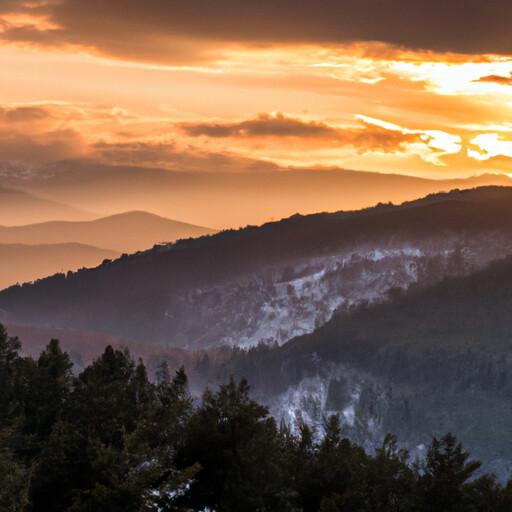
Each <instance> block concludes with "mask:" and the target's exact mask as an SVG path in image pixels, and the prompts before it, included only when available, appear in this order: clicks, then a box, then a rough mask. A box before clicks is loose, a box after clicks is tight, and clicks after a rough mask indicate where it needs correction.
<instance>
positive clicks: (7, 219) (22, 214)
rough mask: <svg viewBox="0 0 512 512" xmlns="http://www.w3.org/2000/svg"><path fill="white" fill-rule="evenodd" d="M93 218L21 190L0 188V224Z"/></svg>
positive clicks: (76, 209)
mask: <svg viewBox="0 0 512 512" xmlns="http://www.w3.org/2000/svg"><path fill="white" fill-rule="evenodd" d="M93 217H94V215H93V214H92V213H90V212H87V211H85V210H82V209H80V208H74V207H71V206H68V205H67V204H64V203H60V202H57V201H52V200H48V199H43V198H42V197H39V196H37V195H34V194H32V193H28V192H24V191H22V190H16V189H10V188H4V187H0V224H5V225H11V226H19V225H22V224H30V223H32V222H44V221H47V220H52V219H68V220H75V221H76V220H87V219H91V218H93ZM0 241H1V240H0Z"/></svg>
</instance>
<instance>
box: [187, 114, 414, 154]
mask: <svg viewBox="0 0 512 512" xmlns="http://www.w3.org/2000/svg"><path fill="white" fill-rule="evenodd" d="M180 127H181V129H182V130H183V131H184V132H185V133H186V134H187V135H189V136H194V137H197V136H205V137H211V138H225V137H233V138H238V139H253V138H254V139H256V140H258V139H261V138H265V137H268V138H277V139H279V138H297V139H302V140H304V141H308V140H309V142H310V143H311V144H312V145H316V146H352V147H355V148H356V149H358V150H360V151H372V150H373V151H375V150H380V151H390V152H391V151H396V150H397V149H399V148H400V147H401V146H402V145H403V144H405V143H413V142H421V139H420V135H419V134H416V133H403V132H401V131H398V130H396V131H395V130H386V129H384V128H382V127H380V126H376V125H373V124H367V123H361V126H360V127H354V128H336V127H332V126H330V125H328V124H326V123H322V122H314V121H309V122H306V121H302V120H300V119H296V118H293V117H287V116H285V115H283V114H277V115H269V114H260V115H258V116H257V117H256V118H255V119H249V120H246V121H240V122H238V123H220V122H219V123H204V122H200V123H182V124H181V125H180Z"/></svg>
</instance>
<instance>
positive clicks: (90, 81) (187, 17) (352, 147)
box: [0, 0, 512, 177]
mask: <svg viewBox="0 0 512 512" xmlns="http://www.w3.org/2000/svg"><path fill="white" fill-rule="evenodd" d="M456 3H457V2H451V3H446V2H443V4H441V3H440V2H437V1H434V2H430V3H429V4H428V6H427V4H425V3H423V2H422V3H421V5H420V3H413V2H406V1H405V0H404V1H402V0H398V1H397V2H394V3H393V4H394V8H393V9H390V8H389V5H388V4H387V3H386V2H378V1H376V0H358V1H356V0H347V1H344V2H339V1H334V0H328V1H327V2H325V3H324V4H325V5H324V4H322V9H319V7H318V6H317V5H316V4H315V3H313V2H301V3H298V4H297V2H291V0H286V1H285V0H278V1H276V2H272V3H267V2H246V3H240V2H233V1H231V0H222V1H219V2H207V1H206V0H192V1H189V2H175V1H166V2H164V1H162V0H150V1H148V2H144V3H140V2H135V1H133V2H132V1H122V2H121V0H119V1H118V0H111V1H109V2H103V1H100V0H89V1H85V0H48V1H44V0H42V1H22V0H7V1H0V60H1V61H2V65H3V68H4V69H5V70H7V71H8V72H6V73H4V74H3V76H2V80H1V81H0V97H1V98H2V102H3V103H2V104H1V105H0V137H1V139H0V160H1V161H2V162H4V163H5V162H17V163H20V164H23V163H24V164H26V165H29V166H32V167H37V166H38V165H44V164H47V163H49V162H53V161H59V160H70V159H71V160H72V159H82V160H83V159H95V160H100V161H102V162H105V163H123V164H126V163H128V164H136V165H145V166H159V167H164V168H165V167H167V168H169V169H173V170H183V171H192V170H197V169H200V170H210V171H212V172H215V171H216V170H230V171H237V170H238V171H243V172H247V171H254V170H257V169H260V168H264V169H268V168H275V169H277V168H278V166H280V167H290V166H291V167H310V168H311V167H313V168H314V167H318V168H326V167H342V168H355V169H361V170H372V171H381V172H401V173H406V174H413V175H420V176H429V177H447V176H465V175H470V174H475V173H482V172H489V171H492V172H510V171H511V167H512V165H511V163H510V162H512V146H511V144H512V142H511V140H512V137H511V136H510V132H511V130H512V123H511V121H510V120H511V119H512V43H511V39H510V38H509V36H508V33H509V25H510V24H509V22H510V21H511V20H512V6H509V5H508V4H507V3H505V2H481V1H480V2H477V1H474V0H468V1H467V2H465V3H464V6H465V9H464V10H463V11H461V10H460V9H458V8H457V9H456V8H455V4H456ZM438 4H439V5H438ZM440 8H442V9H443V13H444V14H443V16H441V17H440V16H438V15H437V14H436V12H437V10H438V9H440ZM452 11H453V12H452ZM290 12H293V13H294V15H293V16H290V15H289V14H290ZM450 13H451V14H450ZM439 24H441V25H439ZM468 34H470V36H468ZM509 160H510V162H509Z"/></svg>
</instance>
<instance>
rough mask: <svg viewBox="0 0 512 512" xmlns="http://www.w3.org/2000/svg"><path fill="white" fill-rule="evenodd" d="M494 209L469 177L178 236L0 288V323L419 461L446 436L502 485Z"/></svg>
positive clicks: (507, 382) (506, 190)
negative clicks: (226, 383)
mask: <svg viewBox="0 0 512 512" xmlns="http://www.w3.org/2000/svg"><path fill="white" fill-rule="evenodd" d="M511 205H512V187H496V186H489V187H479V188H475V189H471V190H462V191H461V190H455V191H452V192H448V193H437V194H433V195H430V196H427V197H424V198H422V199H418V200H414V201H410V202H406V203H404V204H402V205H400V206H394V205H391V204H381V205H379V206H377V207H373V208H367V209H364V210H359V211H348V212H344V211H342V212H337V213H321V214H315V215H307V216H302V215H294V216H292V217H290V218H288V219H285V220H282V221H278V222H272V223H268V224H265V225H262V226H260V227H248V228H245V229H240V230H230V231H224V232H221V233H218V234H213V235H206V236H203V237H200V238H196V239H190V240H181V241H178V242H176V243H173V244H168V245H159V246H155V247H154V248H152V249H149V250H146V251H143V252H139V253H137V254H134V255H130V256H128V255H125V256H123V257H121V258H119V259H116V260H114V261H111V262H110V261H106V262H104V263H103V264H102V265H100V266H99V267H97V268H94V269H87V270H82V271H78V272H76V273H70V274H67V275H65V274H61V275H56V276H53V277H51V278H47V279H43V280H40V281H38V282H36V283H34V284H27V285H24V286H15V287H11V288H9V289H7V290H4V291H3V292H1V293H0V320H1V321H4V322H6V323H8V324H9V325H12V326H14V331H13V332H14V333H18V332H19V333H20V335H22V336H23V339H24V340H25V339H26V340H29V345H28V346H29V347H31V348H29V350H36V347H40V345H41V343H42V340H43V339H44V338H45V337H46V338H47V337H50V336H51V337H54V336H55V337H63V338H64V339H65V340H66V345H65V346H67V347H69V348H70V350H71V351H72V352H73V353H74V360H75V361H78V362H79V361H80V360H81V358H82V359H87V360H89V359H90V358H91V357H93V354H94V353H96V352H97V351H99V350H100V347H101V345H102V344H103V343H106V342H110V341H108V340H115V343H116V344H118V345H125V346H128V347H130V349H131V350H133V351H134V352H135V353H137V354H139V353H140V354H141V355H142V357H144V358H145V359H146V360H149V361H151V363H150V367H152V368H154V367H155V365H156V363H157V362H158V360H161V359H164V360H169V361H171V363H172V364H181V363H183V364H186V365H187V368H188V369H189V371H190V373H191V375H192V385H193V386H195V389H198V388H199V387H201V386H202V385H203V384H204V383H208V384H210V385H212V386H215V385H216V384H218V383H219V382H221V381H223V380H225V379H226V378H228V377H229V376H230V375H233V376H235V377H241V376H244V377H247V378H248V379H249V381H250V382H251V383H252V385H253V389H254V393H255V395H256V397H257V398H258V399H259V400H261V401H263V402H265V403H266V404H267V405H268V407H269V408H270V410H271V412H272V414H273V415H274V416H275V417H276V418H277V419H278V420H280V419H283V420H285V421H286V422H288V423H289V424H290V425H292V428H293V425H296V420H298V419H300V420H303V421H305V422H307V423H308V424H310V425H312V426H314V427H318V428H320V426H321V425H322V424H323V421H324V418H325V417H326V415H329V414H332V413H337V414H339V415H340V417H341V419H342V425H343V430H344V433H345V434H346V435H348V436H349V437H350V438H351V439H354V440H356V441H357V442H359V443H361V444H362V445H363V446H365V447H366V448H368V449H375V448H376V447H378V446H379V445H380V443H381V442H382V440H383V437H384V436H385V434H386V433H388V432H393V433H396V434H397V435H398V437H399V439H401V440H403V442H404V447H406V448H408V449H409V450H410V451H411V452H412V455H413V457H414V456H416V455H424V454H425V453H424V450H425V446H428V443H429V442H430V437H431V435H439V434H442V433H445V432H446V431H452V432H454V433H455V434H456V435H457V436H458V437H459V438H460V439H461V440H462V441H463V442H464V444H465V446H467V447H468V448H469V449H470V450H471V451H472V453H473V454H474V455H475V456H476V457H478V458H480V459H482V460H483V461H484V462H485V470H486V471H494V472H496V473H497V475H498V477H499V478H501V479H505V478H507V477H508V476H510V474H512V443H511V441H510V426H511V425H512V408H511V407H510V393H511V392H512V380H511V378H510V375H512V366H511V364H512V363H511V362H510V350H511V348H512V345H511V333H512V323H511V320H510V311H511V310H512V292H511V290H512V287H511V281H512V259H511V258H512V256H511V255H512V207H511ZM507 256H508V257H507ZM502 258H505V259H504V260H503V259H502ZM126 340H128V341H126ZM226 345H227V346H235V347H237V348H236V349H234V350H232V351H229V350H227V349H226V348H225V346H226ZM238 347H242V348H247V349H250V350H248V351H245V350H240V349H239V348H238Z"/></svg>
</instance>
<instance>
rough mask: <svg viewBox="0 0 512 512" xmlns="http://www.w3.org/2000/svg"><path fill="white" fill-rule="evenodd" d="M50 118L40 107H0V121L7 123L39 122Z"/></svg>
mask: <svg viewBox="0 0 512 512" xmlns="http://www.w3.org/2000/svg"><path fill="white" fill-rule="evenodd" d="M49 117H51V114H50V113H49V112H48V111H47V110H46V109H44V108H41V107H32V106H27V107H12V108H2V107H0V121H4V122H7V123H26V122H33V121H41V120H45V119H48V118H49Z"/></svg>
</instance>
